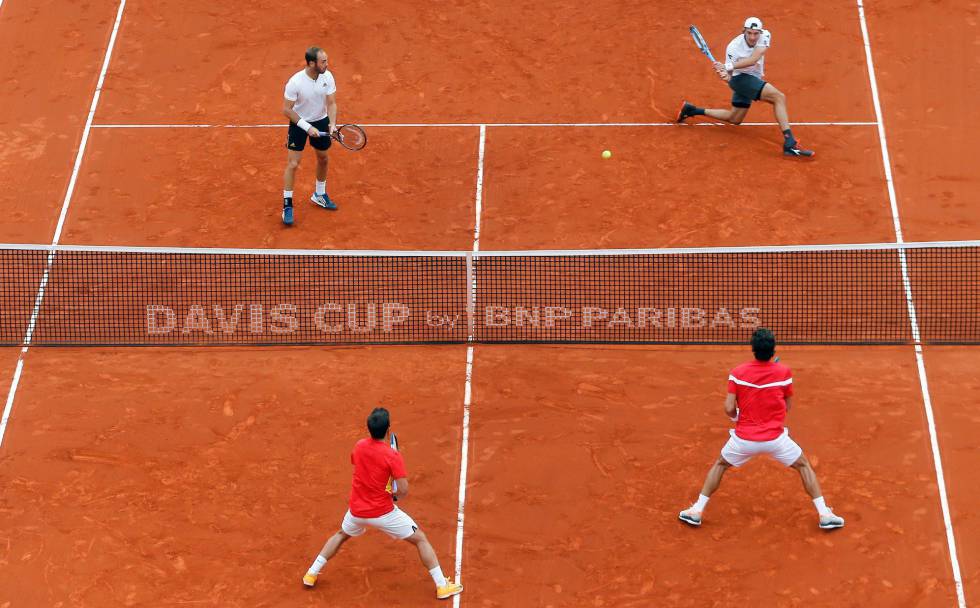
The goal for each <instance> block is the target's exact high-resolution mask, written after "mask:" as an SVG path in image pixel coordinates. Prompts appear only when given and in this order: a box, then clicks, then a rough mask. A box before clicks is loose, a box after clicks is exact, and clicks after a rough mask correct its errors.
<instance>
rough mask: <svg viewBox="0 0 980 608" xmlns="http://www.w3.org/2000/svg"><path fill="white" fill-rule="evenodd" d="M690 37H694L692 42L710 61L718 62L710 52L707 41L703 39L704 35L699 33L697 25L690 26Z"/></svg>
mask: <svg viewBox="0 0 980 608" xmlns="http://www.w3.org/2000/svg"><path fill="white" fill-rule="evenodd" d="M691 38H694V44H696V45H698V49H699V50H700V51H701V52H702V53H704V54H705V56H706V57H707V58H708V59H710V60H711V63H718V61H717V60H716V59H715V56H714V55H712V54H711V49H709V48H708V43H707V42H705V41H704V36H702V35H701V32H700V31H699V30H698V28H697V26H694V25H692V26H691Z"/></svg>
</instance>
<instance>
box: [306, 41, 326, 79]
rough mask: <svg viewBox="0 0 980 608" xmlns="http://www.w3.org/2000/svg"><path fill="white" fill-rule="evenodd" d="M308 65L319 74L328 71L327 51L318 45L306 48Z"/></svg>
mask: <svg viewBox="0 0 980 608" xmlns="http://www.w3.org/2000/svg"><path fill="white" fill-rule="evenodd" d="M306 67H308V68H310V69H311V70H315V71H316V73H317V74H322V73H324V72H326V71H327V52H326V51H324V50H323V49H321V48H320V47H318V46H311V47H310V48H308V49H306Z"/></svg>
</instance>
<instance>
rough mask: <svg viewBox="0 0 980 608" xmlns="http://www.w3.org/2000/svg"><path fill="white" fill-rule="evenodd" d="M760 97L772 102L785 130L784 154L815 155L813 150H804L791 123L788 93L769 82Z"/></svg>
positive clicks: (773, 109) (774, 111)
mask: <svg viewBox="0 0 980 608" xmlns="http://www.w3.org/2000/svg"><path fill="white" fill-rule="evenodd" d="M759 99H761V100H762V101H764V102H766V103H771V104H772V111H773V114H774V115H775V117H776V122H778V123H779V128H780V130H781V131H782V132H783V154H785V155H787V156H813V151H812V150H802V149H800V147H799V144H798V142H797V141H796V138H795V137H793V131H792V129H790V124H789V111H788V110H787V109H786V94H785V93H783V92H782V91H780V90H779V89H777V88H776V87H774V86H773V85H772V83H771V82H767V83H766V86H764V87H763V88H762V92H761V93H760V95H759Z"/></svg>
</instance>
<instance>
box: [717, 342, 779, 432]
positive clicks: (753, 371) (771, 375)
mask: <svg viewBox="0 0 980 608" xmlns="http://www.w3.org/2000/svg"><path fill="white" fill-rule="evenodd" d="M728 392H729V393H732V394H733V395H735V401H736V402H737V404H738V420H737V421H736V422H735V434H736V435H738V436H739V438H741V439H747V440H749V441H769V440H771V439H775V438H776V437H779V436H780V435H782V433H783V422H784V421H785V420H786V398H787V397H792V396H793V373H792V372H791V371H790V369H789V368H788V367H787V366H785V365H783V364H782V363H773V362H772V361H758V360H752V361H749V362H748V363H743V364H741V365H739V366H738V367H736V368H735V369H733V370H732V372H731V374H729V375H728Z"/></svg>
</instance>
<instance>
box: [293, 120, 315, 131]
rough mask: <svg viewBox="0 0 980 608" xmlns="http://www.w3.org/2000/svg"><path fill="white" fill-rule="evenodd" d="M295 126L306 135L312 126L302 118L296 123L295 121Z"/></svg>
mask: <svg viewBox="0 0 980 608" xmlns="http://www.w3.org/2000/svg"><path fill="white" fill-rule="evenodd" d="M296 126H297V127H299V128H300V129H303V130H304V131H306V132H307V133H309V132H310V129H312V128H313V125H311V124H310V123H308V122H306V121H305V120H303V119H302V118H300V119H299V120H298V121H296Z"/></svg>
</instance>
